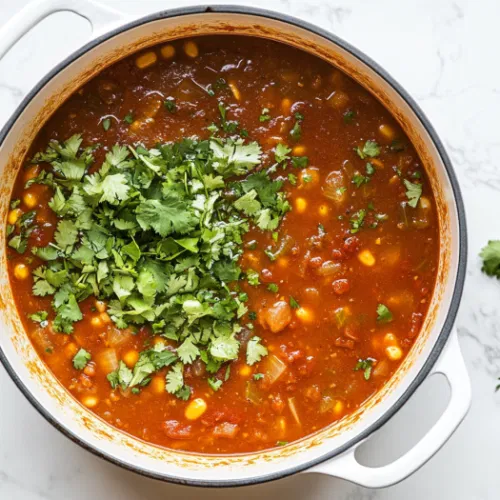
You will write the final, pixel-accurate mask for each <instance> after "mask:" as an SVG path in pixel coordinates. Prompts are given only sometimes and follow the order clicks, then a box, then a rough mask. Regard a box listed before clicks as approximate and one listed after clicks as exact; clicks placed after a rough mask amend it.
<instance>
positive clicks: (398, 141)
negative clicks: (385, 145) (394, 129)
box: [391, 139, 406, 153]
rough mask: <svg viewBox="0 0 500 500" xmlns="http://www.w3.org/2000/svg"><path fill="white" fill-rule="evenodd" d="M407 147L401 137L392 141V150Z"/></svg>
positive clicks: (397, 150) (400, 149) (399, 150)
mask: <svg viewBox="0 0 500 500" xmlns="http://www.w3.org/2000/svg"><path fill="white" fill-rule="evenodd" d="M405 149H406V145H405V143H404V142H403V141H402V140H401V139H394V140H393V141H392V143H391V151H394V152H396V153H398V152H401V151H404V150H405Z"/></svg>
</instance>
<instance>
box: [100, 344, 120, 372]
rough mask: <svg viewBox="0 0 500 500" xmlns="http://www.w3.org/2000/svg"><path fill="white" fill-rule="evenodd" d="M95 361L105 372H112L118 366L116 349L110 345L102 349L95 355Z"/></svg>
mask: <svg viewBox="0 0 500 500" xmlns="http://www.w3.org/2000/svg"><path fill="white" fill-rule="evenodd" d="M96 363H97V364H98V365H99V367H100V368H101V369H102V370H103V371H104V372H105V373H111V372H114V371H115V370H116V369H117V368H118V357H117V355H116V350H115V349H113V348H112V347H110V348H108V349H104V350H103V351H101V352H100V353H99V354H98V355H97V356H96Z"/></svg>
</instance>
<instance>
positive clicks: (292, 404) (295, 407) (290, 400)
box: [288, 397, 302, 425]
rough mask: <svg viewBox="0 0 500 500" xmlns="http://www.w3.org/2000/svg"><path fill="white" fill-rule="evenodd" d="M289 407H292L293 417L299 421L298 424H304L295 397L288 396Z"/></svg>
mask: <svg viewBox="0 0 500 500" xmlns="http://www.w3.org/2000/svg"><path fill="white" fill-rule="evenodd" d="M288 407H289V408H290V413H291V414H292V417H293V419H294V420H295V422H297V425H302V422H301V421H300V417H299V413H298V411H297V406H296V405H295V397H293V398H288Z"/></svg>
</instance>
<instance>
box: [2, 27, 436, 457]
mask: <svg viewBox="0 0 500 500" xmlns="http://www.w3.org/2000/svg"><path fill="white" fill-rule="evenodd" d="M7 229H8V230H7V233H8V236H7V249H8V267H9V273H10V279H11V285H12V290H13V294H14V297H15V301H16V305H17V309H18V312H19V315H20V317H21V319H22V321H23V324H24V326H25V329H26V331H27V334H28V335H29V337H30V339H31V340H32V342H33V344H34V346H35V348H36V349H37V351H38V353H39V355H40V357H41V358H42V359H43V361H44V362H45V363H46V364H47V365H48V367H49V368H50V369H51V370H52V372H53V373H54V375H55V376H56V377H57V379H58V380H59V381H60V382H61V383H62V384H63V385H64V386H65V387H66V388H67V389H68V390H69V391H70V392H71V393H72V394H73V396H74V397H75V398H76V399H77V400H79V401H80V402H81V403H82V404H83V405H84V406H86V407H87V408H89V409H90V410H91V411H93V412H94V413H95V414H97V415H99V416H100V417H101V418H103V419H104V420H105V421H106V422H108V423H109V424H111V425H112V426H114V427H116V428H119V429H121V430H123V431H125V432H127V433H129V434H132V435H134V436H136V437H138V438H140V439H143V440H145V441H148V442H151V443H154V444H157V445H160V446H164V447H168V448H172V449H179V450H185V451H191V452H198V453H218V454H221V453H242V452H252V451H257V450H262V449H268V448H273V447H276V446H283V445H286V444H287V443H289V442H291V441H295V440H298V439H300V438H302V437H304V436H307V435H309V434H311V433H313V432H315V431H317V430H320V429H321V428H324V427H325V426H327V425H329V424H331V423H332V422H335V421H337V420H339V419H342V418H343V417H345V416H346V415H348V414H350V413H352V412H353V411H355V410H356V409H357V408H359V407H360V406H361V405H362V404H363V403H364V402H365V401H366V400H367V399H368V398H370V397H371V396H373V395H374V394H375V393H376V392H377V391H378V390H380V388H381V387H382V386H383V385H384V384H386V383H387V382H388V380H389V379H390V378H391V376H392V375H393V373H394V372H395V371H396V370H397V369H398V367H399V365H400V364H401V362H402V360H403V359H404V357H405V356H406V355H407V353H408V352H409V350H410V349H411V347H412V344H413V342H414V340H415V338H416V336H417V335H418V334H419V331H420V328H421V325H422V322H423V319H424V317H425V314H426V312H427V308H428V305H429V302H430V299H431V296H432V291H433V287H434V283H435V277H436V272H437V266H438V260H439V236H438V230H439V229H438V221H437V216H436V208H435V201H434V198H433V194H432V191H431V189H430V184H429V181H428V178H427V176H426V173H425V171H424V169H423V166H422V164H421V161H420V159H419V157H418V155H417V153H416V152H415V149H414V148H413V146H412V144H411V143H410V142H409V140H408V138H407V137H406V136H405V134H404V132H403V131H402V130H401V128H400V127H399V126H398V124H397V123H396V121H395V120H394V119H393V118H392V116H391V115H390V114H389V113H388V111H387V110H386V109H384V107H383V106H381V104H380V103H379V102H378V101H377V100H376V99H375V98H374V97H372V96H371V95H370V94H369V93H368V92H367V91H365V90H364V89H363V88H362V87H361V86H360V85H358V84H357V83H356V82H354V81H353V80H351V79H350V78H348V77H347V76H346V75H345V74H343V73H342V72H341V71H339V70H337V69H335V68H333V67H332V66H331V65H329V64H327V63H326V62H324V61H322V60H320V59H318V58H315V57H313V56H311V55H308V54H307V53H305V52H302V51H299V50H296V49H293V48H291V47H288V46H286V45H282V44H278V43H275V42H271V41H266V40H260V39H254V38H246V37H237V36H224V37H217V36H214V37H200V38H197V39H192V40H178V41H176V42H174V43H172V44H166V45H162V46H158V47H153V48H151V49H148V50H147V51H145V52H142V53H140V54H136V55H134V56H133V57H128V58H126V59H124V60H122V61H120V62H118V63H116V64H114V65H113V66H111V67H109V68H108V69H106V70H105V71H103V72H102V73H101V74H100V75H99V76H98V77H96V78H94V79H93V80H92V81H90V82H88V83H87V84H85V85H84V86H83V87H82V88H81V89H80V90H79V91H78V92H76V93H75V94H74V95H72V96H71V98H70V99H68V100H67V102H66V103H65V104H64V105H63V106H61V108H60V109H59V110H58V111H57V112H56V113H55V114H54V115H53V116H52V117H51V118H50V119H49V121H48V122H47V123H46V124H45V125H44V126H43V128H42V129H41V131H40V133H39V134H38V137H37V139H36V140H35V142H34V144H33V145H32V148H31V151H30V152H29V154H28V156H27V158H26V161H25V167H24V168H23V169H22V170H21V172H20V173H19V176H18V179H17V181H16V185H15V188H14V191H13V194H12V201H11V210H10V212H9V214H8V218H7Z"/></svg>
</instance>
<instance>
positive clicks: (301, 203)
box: [295, 198, 307, 214]
mask: <svg viewBox="0 0 500 500" xmlns="http://www.w3.org/2000/svg"><path fill="white" fill-rule="evenodd" d="M306 209H307V201H306V200H305V199H304V198H297V199H296V200H295V210H296V211H297V213H299V214H303V213H304V212H305V211H306Z"/></svg>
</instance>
